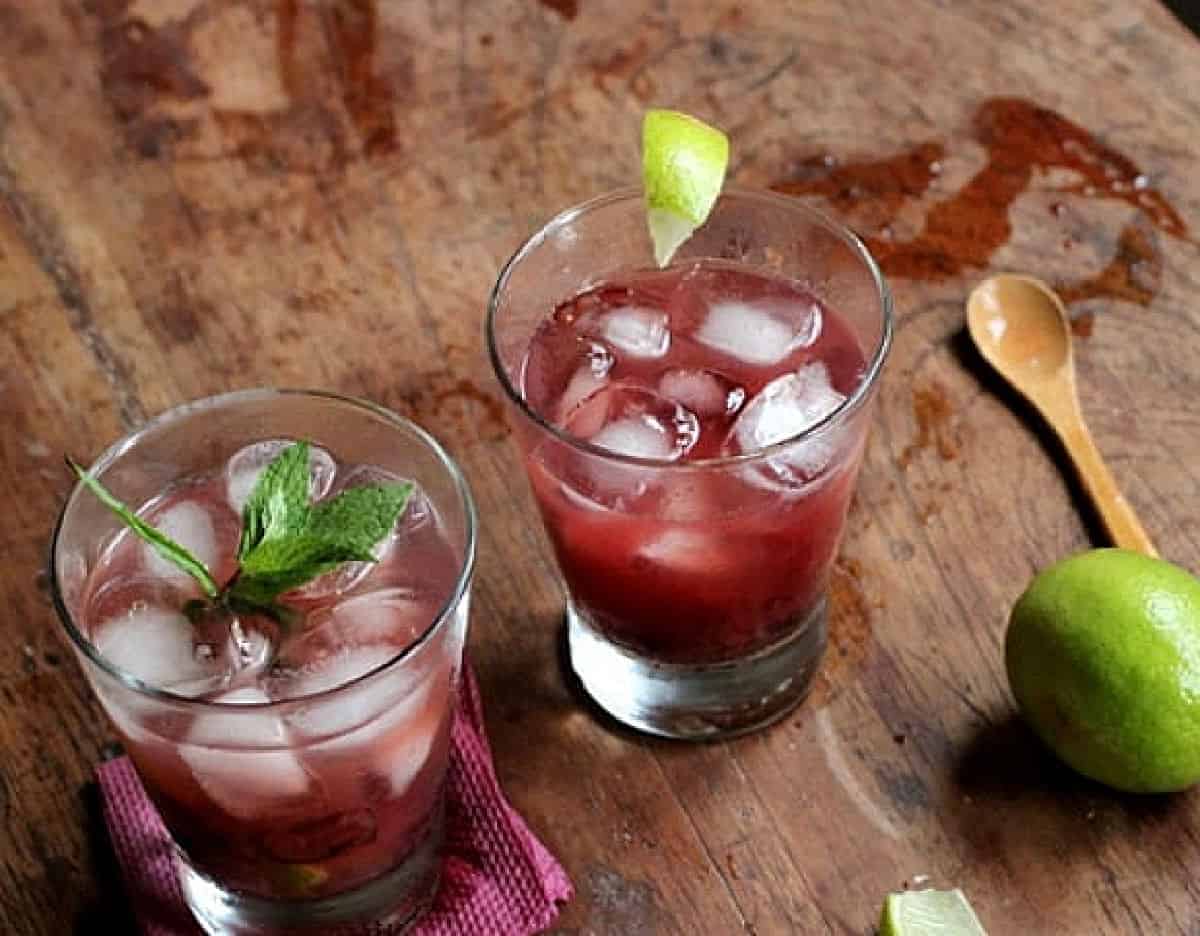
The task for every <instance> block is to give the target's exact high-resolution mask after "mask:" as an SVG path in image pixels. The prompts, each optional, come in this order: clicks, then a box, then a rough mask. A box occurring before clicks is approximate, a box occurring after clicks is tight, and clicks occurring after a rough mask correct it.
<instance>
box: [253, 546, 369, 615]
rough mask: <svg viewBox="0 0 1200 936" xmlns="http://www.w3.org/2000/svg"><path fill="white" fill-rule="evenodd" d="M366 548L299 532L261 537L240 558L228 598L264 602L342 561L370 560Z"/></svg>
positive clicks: (272, 599)
mask: <svg viewBox="0 0 1200 936" xmlns="http://www.w3.org/2000/svg"><path fill="white" fill-rule="evenodd" d="M372 561H374V557H373V556H372V555H371V553H370V551H369V550H356V549H353V548H351V547H348V546H346V545H344V544H342V543H337V542H333V541H330V540H328V539H323V538H321V537H318V536H314V535H312V534H311V533H308V532H303V533H298V534H296V535H293V536H290V537H288V538H287V539H277V540H265V541H263V542H262V543H260V544H259V545H258V546H257V547H255V549H254V550H253V551H252V552H251V553H250V555H248V556H247V557H246V558H245V559H244V560H243V561H242V567H241V571H240V572H239V573H238V577H237V579H236V580H235V581H234V582H233V583H232V585H231V586H230V588H229V595H230V597H232V598H237V599H241V600H244V601H249V602H251V603H253V604H259V605H267V604H270V603H272V602H273V601H274V600H275V599H276V598H277V597H279V595H281V594H283V593H284V592H287V591H291V590H292V589H293V588H298V587H299V586H301V585H303V584H304V583H305V582H308V581H311V580H312V579H314V578H316V577H317V576H318V575H323V574H324V573H326V572H328V571H330V570H331V569H334V568H336V567H337V566H339V565H341V564H342V563H343V562H372Z"/></svg>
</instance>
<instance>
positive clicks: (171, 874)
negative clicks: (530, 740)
mask: <svg viewBox="0 0 1200 936" xmlns="http://www.w3.org/2000/svg"><path fill="white" fill-rule="evenodd" d="M464 672H465V678H464V679H463V690H462V695H461V700H460V705H459V710H458V715H457V717H456V718H455V722H454V728H453V747H452V750H451V754H450V772H449V775H448V778H447V787H446V796H447V800H446V854H445V864H444V866H443V869H442V883H441V888H440V890H439V891H438V895H437V899H436V900H435V902H434V905H433V908H432V909H431V910H430V911H429V912H428V913H427V914H426V915H425V916H424V917H422V918H421V920H420V922H419V923H417V925H416V926H415V927H414V929H413V930H412V936H528V934H531V933H539V932H541V931H542V930H544V929H546V928H547V927H549V926H550V924H551V923H553V922H554V920H555V918H556V917H557V916H558V902H560V901H565V900H568V899H570V897H571V895H572V892H573V890H572V887H571V881H570V879H569V878H568V877H567V875H566V872H565V871H563V869H562V867H561V866H560V865H559V863H558V862H557V861H556V860H555V858H554V856H553V855H551V854H550V852H549V851H547V850H546V847H545V846H544V845H543V844H542V843H541V842H540V841H538V839H537V837H536V836H534V834H533V833H532V832H531V831H530V830H529V827H528V826H526V825H525V821H524V820H523V819H522V818H521V817H520V815H518V813H517V811H516V810H515V809H513V808H512V806H510V805H509V803H508V801H507V800H506V799H505V798H504V793H503V792H502V791H501V789H500V784H499V783H498V781H497V780H496V773H495V770H494V768H493V766H492V753H491V749H490V748H489V747H488V742H487V737H486V736H485V734H484V729H483V713H482V711H481V708H480V701H479V688H478V686H477V685H476V682H475V677H474V674H473V673H472V672H471V670H470V667H465V668H464ZM96 774H97V778H98V779H99V781H100V791H101V795H102V799H103V805H104V818H105V822H106V823H107V825H108V830H109V833H110V835H111V837H112V843H113V848H114V850H115V851H116V854H117V858H118V860H119V861H120V864H121V869H122V872H123V873H124V876H125V883H126V886H127V888H128V890H129V892H130V896H131V898H132V899H133V902H134V909H135V911H136V913H137V916H138V920H139V923H140V925H141V929H142V932H143V934H145V936H198V934H199V933H200V929H199V927H198V926H197V925H196V923H195V921H194V920H193V919H192V916H191V913H190V912H189V911H188V909H187V907H186V906H185V905H184V902H183V894H182V893H181V891H180V889H179V882H178V880H177V879H176V877H175V867H174V862H173V858H172V845H171V839H170V836H169V835H168V834H167V830H166V829H165V828H164V826H163V824H162V820H161V819H160V818H159V816H158V813H157V812H156V811H155V809H154V806H153V805H152V804H151V803H150V800H149V799H148V798H147V797H146V792H145V790H144V789H143V788H142V783H141V781H140V780H139V779H138V776H137V773H136V772H135V771H134V768H133V764H132V763H131V762H130V761H129V758H127V757H119V758H116V759H115V760H111V761H108V762H106V763H104V764H102V765H100V767H99V768H97V771H96Z"/></svg>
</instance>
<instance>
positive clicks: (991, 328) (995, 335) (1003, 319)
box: [967, 273, 1074, 389]
mask: <svg viewBox="0 0 1200 936" xmlns="http://www.w3.org/2000/svg"><path fill="white" fill-rule="evenodd" d="M967 327H968V328H969V329H970V332H971V340H972V341H974V342H975V346H976V347H977V348H978V349H979V353H980V354H982V355H983V356H984V358H986V359H987V361H988V363H989V364H991V365H992V367H994V368H995V369H996V370H997V371H999V372H1000V373H1001V374H1002V375H1003V376H1004V377H1005V379H1007V380H1008V381H1009V382H1010V383H1012V384H1014V385H1015V386H1017V387H1018V389H1020V388H1021V387H1022V386H1024V385H1026V384H1028V382H1030V381H1041V380H1046V379H1051V378H1054V377H1056V376H1057V375H1058V374H1059V373H1060V372H1061V371H1062V370H1063V369H1064V368H1067V369H1070V370H1072V371H1073V370H1074V358H1073V356H1072V353H1071V325H1070V321H1069V320H1068V318H1067V310H1066V309H1065V308H1063V304H1062V300H1060V299H1059V298H1058V296H1057V295H1055V294H1054V292H1053V291H1052V290H1051V289H1049V287H1047V286H1046V284H1045V283H1043V282H1042V281H1041V280H1038V279H1034V278H1033V277H1032V276H1018V275H1016V274H1011V273H1010V274H1003V275H1000V276H993V277H990V278H989V279H986V280H984V281H983V282H982V283H980V284H979V285H978V286H977V287H976V288H975V291H974V292H972V293H971V296H970V298H969V299H968V300H967Z"/></svg>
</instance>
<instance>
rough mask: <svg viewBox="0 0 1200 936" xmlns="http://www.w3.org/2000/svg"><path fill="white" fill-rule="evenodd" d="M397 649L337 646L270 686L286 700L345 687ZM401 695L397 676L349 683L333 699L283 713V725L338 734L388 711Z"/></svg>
mask: <svg viewBox="0 0 1200 936" xmlns="http://www.w3.org/2000/svg"><path fill="white" fill-rule="evenodd" d="M399 654H400V648H398V647H397V646H396V645H394V644H371V645H366V646H342V647H340V648H339V649H337V650H335V651H334V652H333V653H330V654H328V655H327V656H324V657H322V658H320V659H317V660H313V661H310V662H309V663H307V664H306V665H305V666H303V667H302V668H301V669H300V670H299V671H298V672H296V673H295V674H293V675H292V676H291V678H290V679H288V680H287V682H286V685H284V684H280V685H277V686H276V687H273V691H276V692H277V693H278V692H279V691H285V692H286V693H287V697H288V698H293V699H294V698H300V697H302V696H308V695H313V694H315V693H319V692H325V691H326V690H329V689H335V688H337V687H338V686H345V685H346V684H347V683H349V682H352V681H353V680H356V679H358V678H359V677H361V676H365V675H366V674H367V673H370V672H371V671H373V670H375V669H377V668H378V667H380V666H383V665H384V664H385V663H387V662H389V661H391V660H394V659H395V658H396V657H397V656H399ZM402 694H403V687H402V686H400V685H398V682H397V678H396V674H393V675H389V676H383V677H377V678H375V679H373V680H368V681H367V682H365V683H363V684H360V685H357V686H352V687H350V686H348V687H347V688H345V689H344V690H342V691H341V692H339V693H337V694H336V695H335V696H334V697H332V698H322V699H314V700H313V701H312V702H311V703H309V704H307V705H305V706H303V707H302V708H299V709H297V710H296V711H294V712H292V713H291V714H290V715H289V716H288V723H289V724H290V725H292V726H293V727H294V728H295V729H296V730H297V731H299V732H300V733H302V734H304V735H305V736H307V737H327V736H334V735H341V734H344V733H345V732H348V731H350V730H351V729H353V728H357V727H359V726H360V725H362V724H363V723H364V722H367V721H369V720H370V719H371V718H374V717H377V716H379V715H380V714H382V713H383V712H384V711H385V710H387V709H388V708H389V707H390V705H391V703H392V702H393V701H394V700H395V699H396V698H397V697H398V696H401V695H402Z"/></svg>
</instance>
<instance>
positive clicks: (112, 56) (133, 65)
mask: <svg viewBox="0 0 1200 936" xmlns="http://www.w3.org/2000/svg"><path fill="white" fill-rule="evenodd" d="M100 41H101V54H102V55H103V63H102V65H101V71H100V81H101V84H102V86H103V87H104V92H105V94H106V95H107V97H108V100H109V102H110V103H111V104H112V106H113V108H114V110H115V111H116V112H117V115H118V116H119V117H120V118H121V119H122V120H127V121H130V120H135V119H137V118H138V117H140V116H141V115H142V114H144V113H145V112H146V111H147V110H148V109H149V108H150V106H151V104H152V103H153V102H154V101H155V100H157V98H158V97H160V96H161V97H168V98H175V99H176V100H193V99H195V98H199V97H203V96H204V95H206V94H207V93H208V90H209V89H208V85H207V84H205V82H204V81H203V80H202V79H201V78H200V76H199V75H197V74H196V73H195V72H194V71H193V70H192V65H191V62H190V60H189V55H188V49H187V36H186V33H185V32H184V29H183V27H182V26H180V25H179V24H177V23H166V24H164V25H163V26H161V27H159V28H158V29H151V28H150V27H149V26H147V25H146V24H145V23H144V22H143V21H142V20H139V19H125V18H124V17H121V18H120V19H116V20H110V21H108V22H104V23H102V25H101V31H100Z"/></svg>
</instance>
